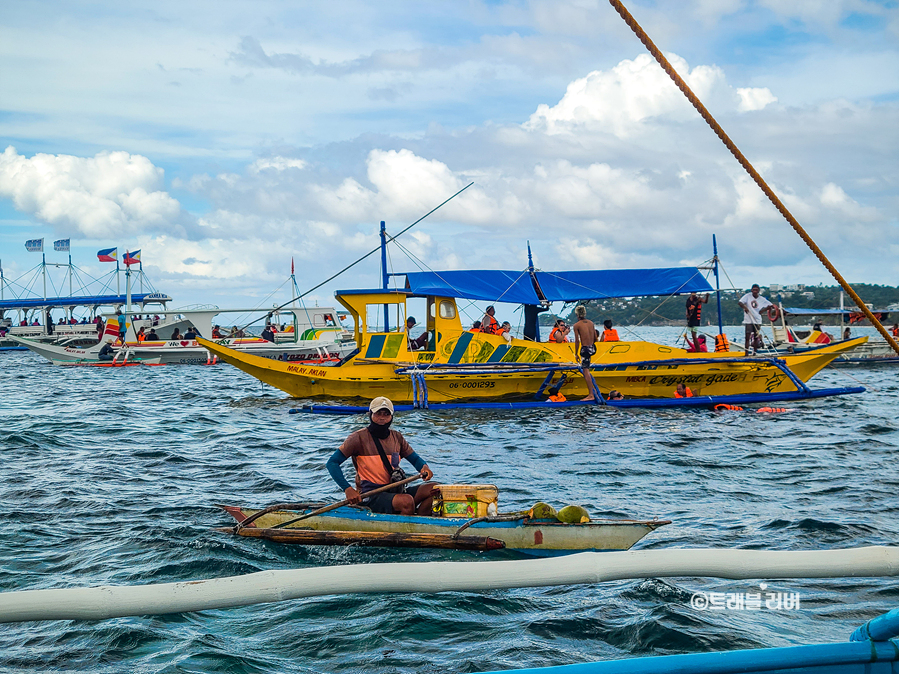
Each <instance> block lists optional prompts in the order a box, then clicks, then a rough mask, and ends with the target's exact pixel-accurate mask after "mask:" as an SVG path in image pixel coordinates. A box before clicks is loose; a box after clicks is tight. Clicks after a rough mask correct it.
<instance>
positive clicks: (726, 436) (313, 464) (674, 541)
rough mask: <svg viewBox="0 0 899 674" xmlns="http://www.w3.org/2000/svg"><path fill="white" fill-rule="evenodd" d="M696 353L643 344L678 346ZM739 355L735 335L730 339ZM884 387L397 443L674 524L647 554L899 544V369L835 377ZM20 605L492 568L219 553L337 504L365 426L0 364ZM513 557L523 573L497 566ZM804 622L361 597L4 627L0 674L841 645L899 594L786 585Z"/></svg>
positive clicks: (665, 607)
mask: <svg viewBox="0 0 899 674" xmlns="http://www.w3.org/2000/svg"><path fill="white" fill-rule="evenodd" d="M676 333H677V331H676V330H672V329H657V330H651V329H647V330H642V331H641V334H642V335H643V336H645V337H647V338H652V339H654V340H656V341H662V342H667V343H673V339H674V337H675V335H676ZM733 336H734V337H736V336H737V335H736V331H734V335H733ZM856 380H861V381H862V382H863V383H864V384H866V385H868V386H869V387H870V390H869V393H867V394H865V395H862V396H852V397H844V398H833V399H824V400H819V401H814V402H809V403H804V404H797V405H795V407H797V408H798V411H796V412H793V413H789V414H783V415H778V416H765V415H757V414H751V413H745V414H724V415H722V414H715V413H712V412H707V411H664V410H663V411H649V410H634V411H618V410H607V409H577V410H564V411H563V410H557V411H551V412H548V413H546V414H535V413H534V412H533V411H520V412H502V413H493V412H488V411H470V412H456V413H453V414H449V413H431V412H423V413H417V414H414V415H406V416H401V417H400V418H398V419H397V422H396V428H398V429H399V430H401V431H402V432H403V433H404V434H405V435H406V437H407V438H409V440H410V441H411V442H412V444H413V446H414V447H415V448H416V449H417V450H418V452H419V453H420V454H421V455H422V456H423V457H425V459H426V460H427V461H428V462H429V463H430V465H431V466H432V467H433V468H434V470H435V472H436V473H437V478H438V479H441V480H443V481H452V482H471V481H475V482H492V483H495V484H497V485H498V486H499V487H500V499H501V505H502V506H503V508H504V509H505V508H513V507H514V508H519V507H522V508H523V507H526V506H529V505H531V504H533V502H534V501H536V500H541V499H542V500H547V501H549V502H551V503H554V504H556V505H564V504H566V503H581V504H583V505H585V506H587V507H588V509H589V510H590V512H591V514H593V515H594V516H607V517H614V516H622V517H640V518H644V517H653V516H659V517H661V518H666V519H672V520H674V523H673V524H672V525H670V526H667V527H663V528H662V529H660V530H659V531H657V532H655V533H653V534H650V535H649V536H648V537H647V538H645V539H644V540H643V541H642V542H641V543H639V544H638V546H637V547H638V548H641V547H643V548H666V547H740V548H761V549H778V550H786V549H793V550H799V549H815V548H837V547H854V546H862V545H872V544H879V545H883V544H888V545H899V506H897V503H899V499H897V497H896V494H897V491H899V468H897V466H896V458H897V454H896V452H897V445H899V421H897V415H896V411H895V410H896V401H897V393H899V370H896V369H886V368H882V369H877V368H870V369H853V370H850V371H847V370H840V371H836V370H827V371H825V372H824V373H822V374H821V375H819V376H818V377H817V378H816V379H814V380H813V384H814V385H815V386H818V387H822V386H844V385H853V384H855V383H856ZM0 391H2V403H0V447H2V452H3V460H2V464H0V521H2V524H3V529H4V535H3V536H2V538H0V588H2V590H3V591H9V590H15V589H37V588H51V587H72V586H86V585H99V584H105V583H115V584H141V583H160V582H171V581H178V580H188V579H201V578H214V577H221V576H228V575H235V574H243V573H250V572H254V571H259V570H266V569H287V568H295V567H308V566H319V565H335V564H341V565H345V564H367V563H372V562H389V561H394V560H402V561H428V560H443V561H446V560H455V561H463V562H467V563H470V564H478V563H481V562H482V561H483V557H479V556H478V555H476V554H474V553H463V552H455V553H454V552H436V551H435V552H431V551H402V552H396V551H390V550H378V549H345V548H322V549H315V548H302V547H288V546H281V545H277V544H271V543H266V542H262V541H258V540H252V539H240V538H237V539H236V538H232V537H228V536H226V535H224V534H219V533H216V532H214V531H212V528H213V527H215V526H221V525H225V524H228V520H227V518H226V517H224V516H223V513H221V512H220V511H218V510H217V509H216V508H215V507H214V505H213V504H215V503H243V504H248V505H266V504H268V503H272V502H276V501H288V500H304V499H314V500H337V499H338V498H340V497H341V494H340V492H339V491H338V489H337V487H336V486H335V485H334V484H333V483H332V482H331V480H330V479H329V478H328V476H327V473H326V472H325V470H324V467H323V464H324V462H325V461H326V460H327V458H328V456H330V454H331V453H332V452H333V451H334V449H335V448H336V447H337V445H338V444H339V443H340V441H341V440H342V439H343V438H344V437H345V436H346V435H347V434H348V433H349V432H351V431H352V430H355V429H356V428H358V427H359V426H360V424H362V423H363V419H361V418H353V417H350V418H344V417H341V418H328V417H321V416H303V415H288V410H289V409H290V408H291V407H294V406H296V404H297V401H294V400H290V399H287V398H286V397H285V396H284V395H283V394H282V393H280V392H279V391H276V390H273V389H271V388H268V387H263V386H262V385H261V384H259V382H257V381H256V380H254V379H251V378H250V377H248V376H246V375H244V374H243V373H241V372H238V371H237V370H235V369H233V368H230V367H228V366H217V367H159V368H127V369H116V370H109V369H93V368H73V369H64V368H54V367H52V366H50V365H49V364H47V363H46V362H45V361H42V360H41V359H39V358H38V357H37V356H33V355H32V354H30V353H18V352H13V353H6V354H2V355H0ZM494 558H500V559H510V558H515V556H514V555H513V554H512V553H505V552H503V553H499V554H498V555H494ZM773 585H774V586H776V587H777V588H780V589H783V590H786V591H790V592H799V593H800V596H801V609H800V610H799V611H780V612H777V611H771V610H767V609H764V610H762V611H752V612H750V611H745V610H744V611H735V610H734V611H721V612H717V611H716V612H711V611H705V612H702V611H698V610H696V609H694V608H691V606H690V601H689V600H690V596H691V594H692V593H693V592H696V591H698V590H703V591H718V592H751V591H753V590H757V589H758V585H757V583H753V582H751V581H733V582H732V581H722V580H714V579H692V578H690V579H666V580H658V579H655V580H653V579H650V580H633V581H620V582H613V583H605V584H602V585H599V586H578V587H559V588H542V589H521V590H514V591H494V592H488V593H447V594H440V595H427V594H410V595H386V596H367V595H365V596H362V595H355V596H346V597H325V598H317V599H308V600H298V601H291V602H284V603H279V604H268V605H260V606H255V607H249V608H240V609H229V610H220V611H208V612H203V613H196V614H185V615H172V616H161V617H142V618H122V619H115V620H107V621H103V622H98V623H91V622H63V621H60V622H44V623H28V624H14V625H4V626H3V627H2V629H0V670H4V671H15V670H17V669H21V670H41V671H44V670H49V671H90V672H124V671H129V672H131V671H139V672H165V673H170V672H212V671H216V672H219V671H228V672H253V673H255V672H272V673H275V672H356V671H367V672H432V671H438V670H439V671H459V672H474V671H484V670H494V669H511V668H517V667H527V666H544V665H552V664H567V663H575V662H586V661H595V660H603V659H613V658H623V657H630V656H636V655H650V654H668V653H686V652H699V651H707V650H710V649H732V648H753V647H764V646H781V645H789V644H798V643H815V642H823V641H844V640H846V639H847V638H848V635H849V633H850V632H851V631H852V629H854V628H855V627H856V626H857V625H859V624H860V623H862V622H864V621H865V620H867V619H869V618H871V617H874V616H875V615H878V614H880V613H882V612H884V611H887V610H889V609H891V608H894V607H895V606H897V604H899V579H895V578H893V579H851V580H809V581H802V580H790V581H780V582H778V583H775V584H773Z"/></svg>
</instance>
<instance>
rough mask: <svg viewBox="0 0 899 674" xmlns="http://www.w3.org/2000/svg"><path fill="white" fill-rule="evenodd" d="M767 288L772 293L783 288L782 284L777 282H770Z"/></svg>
mask: <svg viewBox="0 0 899 674" xmlns="http://www.w3.org/2000/svg"><path fill="white" fill-rule="evenodd" d="M768 290H770V291H771V292H772V293H778V292H780V291H781V290H783V286H782V285H780V284H779V283H772V284H771V285H769V286H768Z"/></svg>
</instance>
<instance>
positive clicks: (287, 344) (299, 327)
mask: <svg viewBox="0 0 899 674" xmlns="http://www.w3.org/2000/svg"><path fill="white" fill-rule="evenodd" d="M229 313H232V314H241V315H247V314H254V313H255V314H259V313H260V310H259V309H258V308H254V309H219V308H217V307H206V308H203V309H179V310H174V311H170V312H168V313H167V314H164V315H162V316H154V317H146V318H143V317H142V318H130V319H129V318H126V321H127V322H126V325H127V332H126V337H125V344H124V345H122V344H120V343H117V340H118V336H119V325H118V319H117V318H116V317H115V316H110V317H109V318H108V320H107V322H106V329H105V332H104V334H103V339H102V340H101V341H100V342H98V343H96V344H94V345H92V346H88V347H85V346H77V345H76V346H67V345H56V344H47V343H43V342H40V341H37V340H31V339H27V338H22V337H19V336H18V335H9V337H10V339H12V340H13V341H14V342H15V343H17V344H19V345H22V346H26V347H27V348H29V349H30V350H31V351H34V352H35V353H37V354H39V355H41V356H43V357H44V358H46V359H47V360H49V361H50V362H52V363H53V364H55V365H92V364H96V363H102V362H104V361H101V360H100V358H99V352H100V350H101V349H102V348H103V345H104V344H105V343H106V342H110V343H111V344H112V348H113V350H114V351H115V358H116V361H117V362H140V363H145V364H154V365H155V364H159V365H176V364H177V365H208V364H214V363H216V362H218V359H217V358H215V357H214V356H211V355H210V354H209V352H208V351H207V350H206V349H205V348H203V347H202V346H200V344H199V343H198V342H197V341H196V340H195V339H171V337H172V336H173V335H174V334H175V330H177V331H178V332H179V333H182V332H183V333H187V332H188V330H189V329H190V328H191V327H193V328H194V329H195V331H196V332H197V333H198V334H199V335H200V336H206V335H209V336H210V337H211V336H213V334H215V333H214V330H215V327H216V326H214V325H213V320H214V319H215V318H216V316H218V315H220V314H229ZM272 318H274V319H276V322H278V323H279V326H280V327H283V328H284V330H280V329H278V332H277V333H275V337H274V341H268V340H265V339H262V338H261V337H256V336H244V337H237V336H235V337H224V338H220V339H217V340H216V341H217V342H219V343H221V344H222V345H224V346H227V347H229V348H232V349H235V350H237V351H240V352H243V353H250V354H253V355H256V356H262V357H264V358H273V359H277V360H289V361H300V362H307V363H308V362H311V363H315V364H320V365H331V364H333V363H336V362H339V361H340V360H341V359H342V358H345V357H346V356H348V355H349V354H351V353H352V352H353V351H354V350H355V348H356V343H355V341H354V339H353V335H352V333H350V332H349V331H347V330H346V329H345V328H344V327H343V326H342V325H341V324H340V316H339V315H338V313H337V311H336V310H335V309H333V308H331V307H314V308H307V307H290V308H286V309H281V310H280V311H279V312H274V313H273V315H272ZM281 320H283V321H284V322H283V323H281V322H280V321H281ZM142 327H143V328H145V331H146V332H149V329H150V328H153V329H154V330H155V331H156V332H157V335H158V336H159V337H160V338H161V339H159V340H153V341H147V340H145V341H138V339H137V331H139V330H140V329H141V328H142ZM120 354H121V355H120Z"/></svg>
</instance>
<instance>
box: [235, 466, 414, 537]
mask: <svg viewBox="0 0 899 674" xmlns="http://www.w3.org/2000/svg"><path fill="white" fill-rule="evenodd" d="M420 477H421V473H416V474H415V475H412V476H411V477H407V478H406V479H405V480H400V481H399V482H391V483H390V484H385V485H384V486H383V487H378V488H377V489H372V490H371V491H367V492H365V494H364V497H365V498H368V497H369V496H372V495H373V494H380V493H381V492H384V491H389V490H390V489H393V488H394V487H399V486H400V485H404V484H409V483H410V482H414V481H415V480H417V479H419V478H420ZM349 503H350V500H349V499H344V500H343V501H340V502H339V503H333V504H331V505H329V506H325V507H324V508H319V509H318V510H313V511H312V512H311V513H306V514H305V515H300V516H299V517H297V518H295V519H292V520H288V521H287V522H282V523H281V524H277V525H275V526H274V527H272V529H281V528H283V527H286V526H287V525H288V524H293V523H294V522H299V521H300V520H304V519H306V518H307V517H312V516H313V515H320V514H321V513H326V512H328V511H329V510H334V509H335V508H339V507H340V506H345V505H349ZM285 505H286V504H283V503H276V504H275V505H273V506H269V507H268V508H265V509H264V510H260V511H259V512H258V513H256V514H254V515H251V516H250V517H248V518H247V519H245V520H244V521H243V522H240V523H238V524H237V526H236V527H234V532H235V533H237V531H238V530H240V529H243V528H244V527H246V526H247V525H248V524H250V523H251V522H254V521H256V520H257V519H259V518H260V517H262V516H263V515H265V514H267V513H270V512H273V511H275V510H282V509H283V508H284V506H285Z"/></svg>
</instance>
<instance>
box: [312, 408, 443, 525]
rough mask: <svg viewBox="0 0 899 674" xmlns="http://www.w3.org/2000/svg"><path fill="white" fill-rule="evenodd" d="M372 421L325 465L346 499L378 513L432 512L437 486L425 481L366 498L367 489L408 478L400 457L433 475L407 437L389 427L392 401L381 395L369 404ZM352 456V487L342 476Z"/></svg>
mask: <svg viewBox="0 0 899 674" xmlns="http://www.w3.org/2000/svg"><path fill="white" fill-rule="evenodd" d="M368 411H369V419H370V421H371V423H370V424H369V426H368V428H363V429H360V430H358V431H356V432H355V433H352V434H351V435H350V436H349V437H348V438H347V439H346V440H344V442H343V444H342V445H340V448H339V449H337V450H336V451H335V452H334V454H333V455H332V456H331V458H330V459H328V463H327V465H326V467H327V469H328V473H330V475H331V477H332V478H333V480H334V481H335V482H336V483H337V485H338V486H339V487H340V488H341V489H343V493H344V494H345V495H346V498H347V501H349V502H350V503H362V505H365V506H367V507H368V508H370V509H371V510H372V512H376V513H385V514H388V515H392V514H397V515H414V514H416V513H417V514H419V515H431V514H432V505H433V500H434V499H433V491H434V485H433V484H432V483H429V482H426V483H425V484H421V485H417V486H412V485H405V487H397V488H396V489H398V490H400V491H396V490H392V491H386V492H380V493H378V494H375V495H374V496H371V497H368V498H366V497H365V492H368V491H371V490H372V489H377V488H378V487H382V486H384V485H388V484H390V483H392V482H398V481H400V480H403V479H405V474H404V473H403V471H402V470H401V469H400V460H401V459H406V460H407V461H408V462H409V463H411V464H412V465H413V466H414V468H415V470H417V471H418V472H420V473H421V474H422V477H423V478H424V479H425V480H430V479H431V478H432V477H434V473H433V472H432V471H431V469H430V468H429V467H428V464H427V463H425V461H424V460H423V459H422V458H421V457H420V456H419V455H418V454H416V453H415V451H414V450H413V449H412V447H411V446H410V445H409V443H408V442H406V439H405V438H404V437H403V436H402V435H401V434H400V433H399V432H398V431H392V430H390V424H391V422H392V421H393V403H392V402H390V400H389V399H387V398H385V397H383V396H381V397H378V398H375V399H374V400H372V401H371V404H370V405H369V406H368ZM349 458H352V459H353V467H354V468H355V469H356V486H355V487H351V486H350V483H349V482H347V480H346V478H345V477H344V475H343V471H342V470H341V468H340V465H341V464H342V463H343V462H344V461H346V460H347V459H349Z"/></svg>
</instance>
